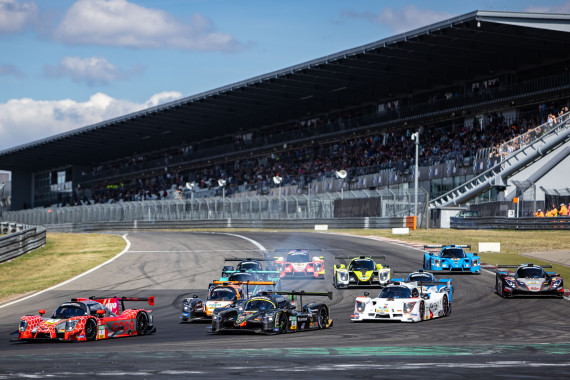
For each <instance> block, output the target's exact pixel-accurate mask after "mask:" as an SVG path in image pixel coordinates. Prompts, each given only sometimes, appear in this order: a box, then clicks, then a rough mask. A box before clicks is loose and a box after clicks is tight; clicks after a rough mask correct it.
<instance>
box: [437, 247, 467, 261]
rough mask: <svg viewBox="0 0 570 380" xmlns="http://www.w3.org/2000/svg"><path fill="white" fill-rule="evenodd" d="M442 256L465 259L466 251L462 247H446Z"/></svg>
mask: <svg viewBox="0 0 570 380" xmlns="http://www.w3.org/2000/svg"><path fill="white" fill-rule="evenodd" d="M441 257H442V258H444V259H463V258H465V252H464V251H463V249H461V248H446V249H444V250H443V252H442V253H441Z"/></svg>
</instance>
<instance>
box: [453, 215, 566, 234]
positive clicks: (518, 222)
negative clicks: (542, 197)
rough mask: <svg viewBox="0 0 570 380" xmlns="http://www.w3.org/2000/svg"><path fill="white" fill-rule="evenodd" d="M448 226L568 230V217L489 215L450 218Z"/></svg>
mask: <svg viewBox="0 0 570 380" xmlns="http://www.w3.org/2000/svg"><path fill="white" fill-rule="evenodd" d="M450 228H456V229H460V230H461V229H479V230H480V229H489V230H490V229H503V230H566V231H568V230H570V217H568V216H565V217H556V218H535V217H528V218H509V217H505V216H489V217H476V218H455V217H452V218H450Z"/></svg>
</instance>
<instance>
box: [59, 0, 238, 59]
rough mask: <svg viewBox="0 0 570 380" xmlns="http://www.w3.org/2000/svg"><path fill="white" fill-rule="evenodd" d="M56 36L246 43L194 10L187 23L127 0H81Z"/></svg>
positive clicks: (183, 44) (86, 40) (181, 45)
mask: <svg viewBox="0 0 570 380" xmlns="http://www.w3.org/2000/svg"><path fill="white" fill-rule="evenodd" d="M54 37H55V38H56V39H57V40H59V41H62V42H65V43H69V44H77V45H102V46H124V47H132V48H173V49H183V50H198V51H236V50H240V49H242V48H243V47H244V46H243V45H242V44H241V43H240V42H239V41H237V40H236V39H235V38H234V37H233V36H232V35H231V34H227V33H222V32H220V31H218V30H216V28H215V27H214V25H213V23H212V22H211V21H209V20H208V19H206V18H204V17H203V16H202V15H200V14H198V13H195V14H194V15H193V16H192V17H191V19H190V20H189V21H188V22H181V21H179V20H178V19H176V18H175V17H173V16H172V15H171V14H169V13H167V12H165V11H162V10H158V9H150V8H145V7H142V6H140V5H137V4H133V3H129V2H128V1H127V0H79V1H77V2H76V3H75V4H73V5H72V6H71V8H69V10H68V11H67V13H66V14H65V16H64V18H63V20H62V22H61V23H60V24H59V25H58V27H57V28H56V30H55V33H54Z"/></svg>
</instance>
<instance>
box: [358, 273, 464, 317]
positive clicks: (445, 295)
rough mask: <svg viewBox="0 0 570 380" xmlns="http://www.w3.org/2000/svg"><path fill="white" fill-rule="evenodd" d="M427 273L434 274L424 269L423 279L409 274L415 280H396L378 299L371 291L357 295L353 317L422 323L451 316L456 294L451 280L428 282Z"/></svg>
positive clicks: (381, 292)
mask: <svg viewBox="0 0 570 380" xmlns="http://www.w3.org/2000/svg"><path fill="white" fill-rule="evenodd" d="M417 273H420V272H417ZM424 275H430V273H425V272H424V273H423V274H422V276H421V277H422V278H419V276H417V277H416V273H412V274H411V275H410V276H408V277H409V278H410V277H411V280H412V281H410V282H398V281H396V282H393V283H392V284H389V285H387V286H386V287H384V288H383V289H382V290H381V291H380V294H379V295H378V297H375V298H371V297H370V296H369V293H368V292H365V293H364V296H359V297H356V301H355V305H354V314H353V315H351V320H352V321H354V322H357V321H365V320H376V321H390V320H392V321H401V322H420V321H424V320H428V319H434V318H439V317H445V316H446V315H449V314H450V313H451V294H452V293H453V288H452V285H451V280H439V281H435V282H432V281H429V282H428V281H424V279H427V276H424ZM431 277H432V279H434V278H433V276H431ZM417 280H420V281H417Z"/></svg>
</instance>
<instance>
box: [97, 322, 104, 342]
mask: <svg viewBox="0 0 570 380" xmlns="http://www.w3.org/2000/svg"><path fill="white" fill-rule="evenodd" d="M97 338H98V339H105V325H99V333H98V334H97Z"/></svg>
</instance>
